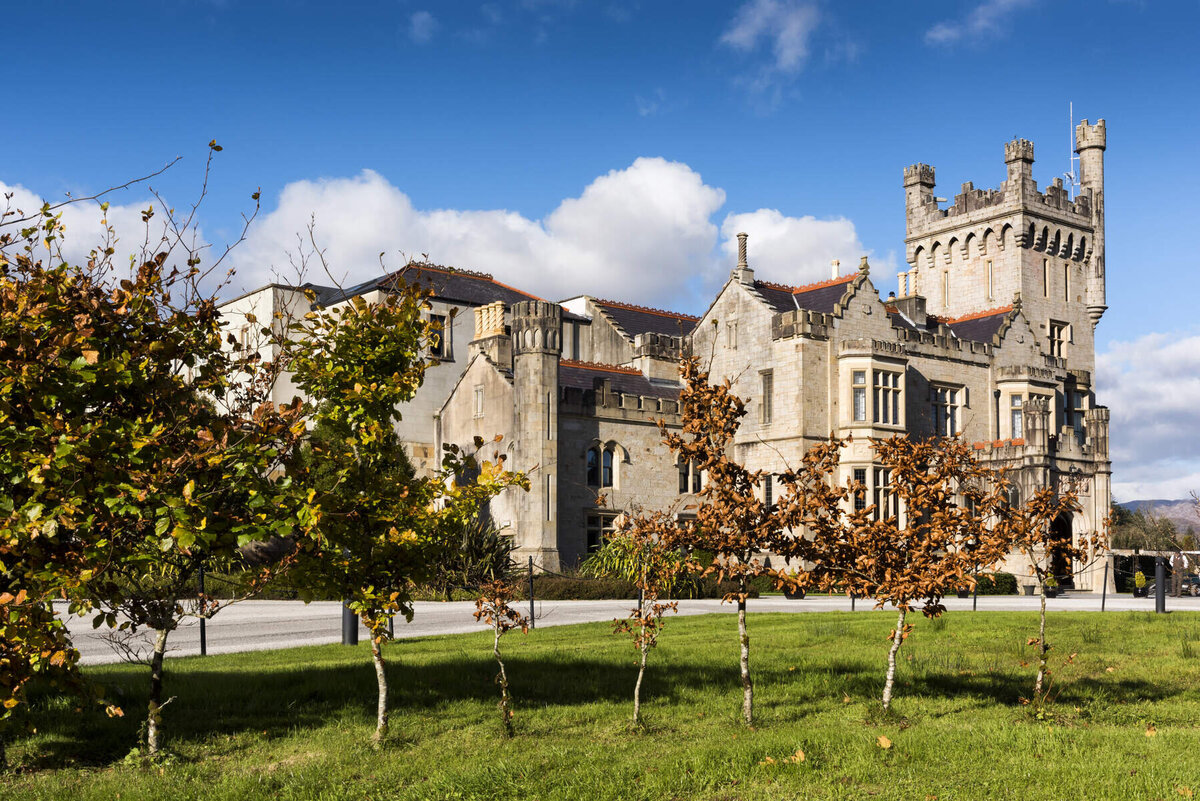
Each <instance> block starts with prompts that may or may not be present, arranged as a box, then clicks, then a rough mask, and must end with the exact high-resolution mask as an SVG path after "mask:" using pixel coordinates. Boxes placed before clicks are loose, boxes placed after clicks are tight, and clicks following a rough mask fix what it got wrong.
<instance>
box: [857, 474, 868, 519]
mask: <svg viewBox="0 0 1200 801" xmlns="http://www.w3.org/2000/svg"><path fill="white" fill-rule="evenodd" d="M854 483H855V488H854V511H856V512H861V511H862V510H863V509H866V508H867V489H866V487H867V468H865V467H856V468H854Z"/></svg>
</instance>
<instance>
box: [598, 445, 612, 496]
mask: <svg viewBox="0 0 1200 801" xmlns="http://www.w3.org/2000/svg"><path fill="white" fill-rule="evenodd" d="M612 485H613V452H612V451H610V450H607V449H605V451H604V469H603V471H602V476H601V482H600V486H602V487H611V486H612Z"/></svg>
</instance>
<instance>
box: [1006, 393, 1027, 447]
mask: <svg viewBox="0 0 1200 801" xmlns="http://www.w3.org/2000/svg"><path fill="white" fill-rule="evenodd" d="M1009 404H1010V406H1011V408H1012V438H1013V439H1020V438H1021V437H1023V436H1025V434H1024V425H1023V416H1022V415H1023V407H1024V405H1025V399H1024V398H1022V397H1021V396H1020V395H1013V396H1012V397H1011V399H1010V401H1009Z"/></svg>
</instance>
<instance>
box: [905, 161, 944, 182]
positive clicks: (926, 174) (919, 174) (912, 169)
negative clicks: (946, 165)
mask: <svg viewBox="0 0 1200 801" xmlns="http://www.w3.org/2000/svg"><path fill="white" fill-rule="evenodd" d="M936 183H937V182H936V181H935V180H934V170H933V167H931V166H929V165H928V164H919V163H918V164H913V165H911V166H908V167H905V168H904V185H905V186H913V185H914V184H920V185H921V186H935V185H936Z"/></svg>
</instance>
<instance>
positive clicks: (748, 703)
mask: <svg viewBox="0 0 1200 801" xmlns="http://www.w3.org/2000/svg"><path fill="white" fill-rule="evenodd" d="M741 585H742V586H741V587H739V590H740V591H741V594H740V595H739V596H738V638H739V639H740V640H741V644H742V717H743V718H745V719H746V725H750V724H751V723H753V722H754V684H753V683H752V682H751V681H750V635H749V634H747V633H746V582H745V581H742V582H741Z"/></svg>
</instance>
